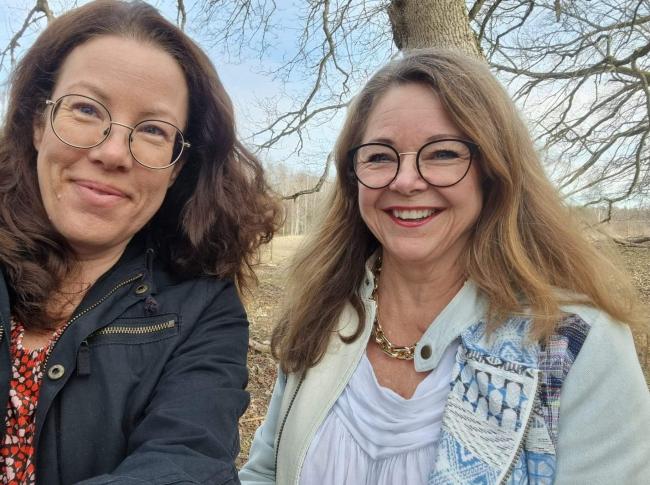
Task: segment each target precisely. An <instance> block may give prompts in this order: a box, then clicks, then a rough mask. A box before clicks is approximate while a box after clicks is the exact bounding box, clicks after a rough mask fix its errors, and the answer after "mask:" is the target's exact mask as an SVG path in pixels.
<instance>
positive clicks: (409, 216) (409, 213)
mask: <svg viewBox="0 0 650 485" xmlns="http://www.w3.org/2000/svg"><path fill="white" fill-rule="evenodd" d="M435 212H436V210H435V209H408V210H403V209H402V210H398V209H393V210H392V213H393V217H397V218H398V219H405V220H414V219H424V218H425V217H429V216H430V215H431V214H433V213H435Z"/></svg>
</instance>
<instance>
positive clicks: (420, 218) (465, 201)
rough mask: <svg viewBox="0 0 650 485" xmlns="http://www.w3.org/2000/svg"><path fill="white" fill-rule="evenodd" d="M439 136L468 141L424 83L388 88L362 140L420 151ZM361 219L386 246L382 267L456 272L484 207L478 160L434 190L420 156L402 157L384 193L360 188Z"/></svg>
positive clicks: (370, 116)
mask: <svg viewBox="0 0 650 485" xmlns="http://www.w3.org/2000/svg"><path fill="white" fill-rule="evenodd" d="M440 138H460V139H466V136H464V135H463V133H462V132H461V131H460V129H459V128H458V127H457V126H456V125H455V124H454V123H453V122H452V121H451V120H450V118H449V115H448V114H447V112H446V111H445V109H444V107H443V106H442V104H441V102H440V99H439V98H438V96H437V95H436V94H435V93H434V92H433V91H432V90H431V88H429V87H427V86H425V85H423V84H418V83H409V84H404V85H397V86H394V87H392V88H390V89H389V90H388V91H387V92H386V93H385V94H384V95H383V96H381V98H380V99H379V100H378V101H377V103H376V106H375V107H374V108H373V109H372V111H371V112H370V115H369V117H368V120H367V126H366V130H365V133H364V135H363V138H362V143H373V142H377V143H386V144H389V145H391V146H393V147H395V148H396V149H397V151H398V152H401V153H402V152H417V151H418V150H419V148H420V147H422V146H423V145H424V144H425V143H427V142H430V141H433V140H436V139H440ZM358 189H359V210H360V212H361V217H362V218H363V220H364V222H365V223H366V225H367V226H368V228H369V229H370V231H371V232H372V233H373V234H374V236H375V237H376V238H377V240H378V241H379V243H380V244H381V245H382V248H383V258H384V263H385V264H386V262H388V261H391V262H395V263H398V264H400V265H401V266H402V267H404V265H416V267H417V268H418V269H421V270H424V271H430V270H433V269H434V268H439V269H443V270H448V269H449V268H450V267H455V266H456V262H457V261H458V258H459V256H460V254H461V252H462V250H463V248H464V247H465V245H466V244H467V242H468V239H469V235H470V232H471V229H472V227H473V225H474V224H475V222H476V220H477V219H478V216H479V214H480V212H481V208H482V193H481V185H480V180H479V171H478V168H477V161H476V160H473V161H472V164H471V166H470V169H469V172H468V173H467V175H466V176H465V177H464V178H463V179H462V180H461V181H460V182H458V183H457V184H455V185H452V186H451V187H444V188H437V187H433V186H431V185H429V184H428V183H427V182H426V181H425V180H423V179H422V177H421V176H420V175H419V173H418V171H417V167H416V159H415V154H413V153H411V154H403V155H402V163H401V164H400V168H399V173H398V174H397V176H396V177H395V179H394V180H393V181H392V182H391V183H390V185H388V186H387V187H384V188H382V189H370V188H368V187H365V186H363V185H362V184H361V183H358Z"/></svg>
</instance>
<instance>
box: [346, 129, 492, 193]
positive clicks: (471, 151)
mask: <svg viewBox="0 0 650 485" xmlns="http://www.w3.org/2000/svg"><path fill="white" fill-rule="evenodd" d="M442 141H457V142H461V143H462V144H464V145H465V146H466V147H467V148H468V149H469V163H468V164H467V169H466V170H465V173H464V174H463V176H462V177H461V178H459V179H458V180H457V181H456V182H454V183H453V184H448V185H436V184H432V183H431V182H429V181H428V180H427V179H426V178H425V177H424V175H422V172H421V171H420V153H421V152H422V150H424V149H425V148H426V147H427V146H429V145H431V144H433V143H438V142H442ZM375 145H379V146H384V147H386V148H390V149H391V150H392V151H393V152H395V154H396V155H397V169H396V170H395V175H394V176H393V178H392V179H390V181H389V182H388V183H386V184H385V185H382V186H380V187H371V186H370V185H368V184H366V183H364V182H363V180H361V179H360V178H359V176H358V175H357V171H356V163H355V161H354V157H355V155H356V153H357V152H358V151H359V149H361V148H363V147H365V146H375ZM479 151H480V146H479V145H477V144H476V143H474V142H473V141H469V140H464V139H462V138H440V139H437V140H431V141H429V142H427V143H425V144H424V145H422V146H421V147H420V148H419V150H418V151H417V152H398V151H397V149H396V148H395V147H394V146H392V145H389V144H388V143H381V142H370V143H362V144H361V145H357V146H355V147H354V148H351V149H350V150H348V157H349V160H350V162H349V163H350V164H351V165H352V173H353V174H354V178H355V179H357V181H358V182H359V183H360V184H361V185H363V186H364V187H367V188H369V189H384V188H386V187H388V186H389V185H390V184H392V183H393V182H394V181H395V179H396V178H397V176H398V175H399V169H400V166H401V163H402V157H401V155H415V168H416V170H417V171H418V175H419V176H420V178H421V179H422V180H424V181H425V182H426V183H427V184H429V185H430V186H432V187H437V188H440V189H444V188H447V187H453V186H454V185H456V184H458V183H460V182H461V181H462V180H463V179H464V178H465V177H467V174H468V173H469V169H470V168H471V166H472V160H473V158H474V156H475V155H476V154H478V152H479Z"/></svg>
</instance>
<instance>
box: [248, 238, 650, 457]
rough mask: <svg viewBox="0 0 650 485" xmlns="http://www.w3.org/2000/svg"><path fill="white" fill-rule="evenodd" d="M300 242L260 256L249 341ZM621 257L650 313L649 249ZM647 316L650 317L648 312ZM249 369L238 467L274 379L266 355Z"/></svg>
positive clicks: (273, 302) (641, 344)
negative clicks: (246, 402)
mask: <svg viewBox="0 0 650 485" xmlns="http://www.w3.org/2000/svg"><path fill="white" fill-rule="evenodd" d="M300 241H301V238H300V237H296V236H288V237H279V238H276V239H274V241H273V243H272V248H268V249H266V250H265V251H264V252H263V254H262V255H261V261H262V262H261V264H260V265H259V266H258V268H257V273H258V276H259V279H260V285H259V287H258V288H257V290H255V291H254V293H253V294H252V295H250V296H249V297H248V298H246V302H245V303H246V308H247V310H248V317H249V319H250V322H251V326H250V332H251V337H252V338H253V339H255V340H256V341H257V342H265V341H268V339H269V337H270V334H271V330H272V326H273V322H274V320H275V318H276V315H275V314H274V312H275V311H276V309H277V307H278V303H279V302H280V301H281V300H282V295H283V288H284V284H283V280H284V277H285V269H286V267H287V263H288V258H289V257H290V256H291V255H292V254H293V252H294V251H295V250H296V248H297V247H298V245H299V244H300ZM622 257H623V260H624V261H625V264H626V265H627V267H628V268H629V270H630V272H631V273H632V277H633V279H634V282H635V285H636V286H637V288H638V289H639V292H640V294H641V298H642V300H643V301H644V303H645V304H646V305H648V308H649V309H650V248H625V249H623V250H622ZM648 313H649V314H650V310H649V311H648ZM635 341H636V345H637V354H638V356H639V361H640V362H641V364H642V367H643V370H644V373H645V376H646V381H647V382H650V373H649V371H650V352H649V344H650V339H649V337H648V335H647V334H642V335H637V336H635ZM248 366H249V370H250V380H249V383H248V390H249V391H250V393H251V405H250V406H249V408H248V410H247V411H246V413H245V414H244V416H243V417H242V420H241V421H240V432H241V445H242V446H241V448H242V450H241V454H240V455H239V458H238V460H237V464H238V466H241V465H242V464H243V463H244V462H245V461H246V459H247V457H248V450H249V448H250V444H251V440H252V437H253V434H254V433H255V430H256V429H257V427H258V426H259V425H260V424H261V423H262V421H263V419H264V415H265V414H266V407H267V405H268V402H269V399H270V398H271V393H272V392H273V383H274V382H275V377H276V363H275V361H274V360H273V358H272V357H271V356H270V355H268V354H266V353H261V352H257V351H254V350H251V351H250V352H249V355H248Z"/></svg>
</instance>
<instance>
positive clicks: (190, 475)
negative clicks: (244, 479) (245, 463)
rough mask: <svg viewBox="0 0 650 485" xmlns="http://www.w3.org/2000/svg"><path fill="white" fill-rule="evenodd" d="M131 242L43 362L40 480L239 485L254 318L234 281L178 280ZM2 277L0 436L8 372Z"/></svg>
mask: <svg viewBox="0 0 650 485" xmlns="http://www.w3.org/2000/svg"><path fill="white" fill-rule="evenodd" d="M160 266H161V264H160V262H159V261H158V260H156V259H155V258H154V253H153V251H152V250H151V249H146V248H145V247H144V245H142V244H139V243H137V242H133V243H132V244H130V246H129V247H128V248H127V251H126V252H125V254H124V255H123V256H122V258H121V260H120V261H119V262H118V263H117V264H116V265H115V267H113V268H112V269H111V270H110V271H108V272H107V273H106V274H105V275H103V276H102V277H101V278H100V279H99V280H98V281H97V282H96V283H95V284H94V285H93V287H92V288H91V289H90V291H89V292H88V293H87V295H86V296H85V298H84V299H83V301H82V302H81V304H80V305H79V307H78V308H77V310H76V311H75V312H74V313H73V317H72V319H71V323H70V324H69V326H68V327H67V328H66V330H65V331H64V332H63V334H62V336H61V338H60V340H59V341H58V342H57V344H56V345H55V347H54V349H53V351H52V353H51V354H50V356H49V358H48V359H47V361H46V363H45V369H44V375H43V381H42V384H41V390H40V397H39V401H38V408H37V411H36V427H37V430H36V437H35V439H36V442H35V449H36V450H37V453H36V460H35V463H36V471H37V483H38V485H70V484H73V483H78V482H83V484H84V485H91V484H92V485H99V484H120V485H122V484H123V485H127V484H128V485H130V484H133V485H135V484H139V485H142V484H196V483H200V484H233V483H239V480H238V479H237V472H236V469H235V466H234V460H235V457H236V456H237V453H238V452H239V433H238V427H237V422H238V419H239V417H240V416H241V415H242V413H243V412H244V410H245V409H246V407H247V405H248V400H249V397H248V393H247V392H246V391H245V390H244V388H245V386H246V382H247V377H248V375H247V370H246V352H247V346H248V322H247V319H246V314H245V312H244V309H243V307H242V305H241V303H240V300H239V298H238V296H237V291H236V289H235V287H234V285H233V284H232V282H229V281H224V280H219V279H216V278H211V277H203V278H197V279H191V280H185V281H180V280H177V279H175V278H174V277H173V276H172V275H170V274H169V273H168V272H166V271H165V270H164V269H163V268H162V267H160ZM10 315H11V302H10V298H9V293H8V291H7V286H6V282H5V279H4V278H3V277H1V275H0V332H1V333H0V416H2V419H0V436H2V437H4V432H5V428H4V426H5V424H4V417H5V416H6V406H7V398H8V394H9V380H10V376H11V366H10V357H9V337H10V328H9V325H10Z"/></svg>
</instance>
